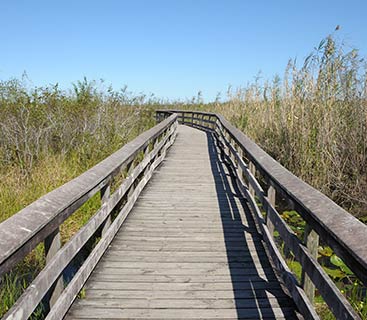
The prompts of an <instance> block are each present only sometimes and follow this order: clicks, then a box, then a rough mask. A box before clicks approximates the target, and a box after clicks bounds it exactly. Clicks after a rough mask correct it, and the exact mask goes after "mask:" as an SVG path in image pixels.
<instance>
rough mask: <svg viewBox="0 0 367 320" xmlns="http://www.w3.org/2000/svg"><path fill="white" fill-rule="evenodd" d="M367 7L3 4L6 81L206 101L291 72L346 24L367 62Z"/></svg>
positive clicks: (0, 25)
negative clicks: (101, 86) (102, 83)
mask: <svg viewBox="0 0 367 320" xmlns="http://www.w3.org/2000/svg"><path fill="white" fill-rule="evenodd" d="M366 13H367V1H366V0H360V1H355V0H348V1H347V0H345V1H339V0H333V1H323V0H318V1H313V0H307V1H298V0H292V1H290V0H288V1H281V0H278V1H275V0H274V1H261V0H257V1H245V0H243V1H234V0H222V1H219V0H211V1H210V0H195V1H194V0H181V1H178V0H170V1H168V0H165V1H163V0H154V1H153V0H150V1H149V0H136V1H133V0H131V1H127V0H126V1H122V0H121V1H117V0H115V1H111V0H104V1H102V0H100V1H95V0H88V1H77V0H74V1H70V0H63V1H50V0H47V1H38V0H33V1H26V0H23V1H21V0H1V1H0V35H1V39H0V80H6V79H9V78H10V77H18V78H19V77H21V75H22V73H23V71H26V72H27V74H28V77H29V78H30V79H31V80H32V82H33V84H34V85H37V86H39V85H45V84H54V83H59V84H60V85H61V87H62V88H68V87H71V83H72V82H76V81H77V80H81V79H82V78H83V76H86V77H87V78H88V79H96V80H98V79H100V78H102V79H104V80H106V83H107V84H110V83H111V84H112V85H113V87H114V88H116V89H117V88H120V87H122V86H123V85H125V84H126V85H128V87H129V88H130V90H132V91H135V92H146V93H155V94H156V95H158V96H160V97H167V98H182V99H184V98H186V97H187V98H189V97H192V96H193V95H196V93H197V92H198V90H201V91H202V92H203V95H204V97H205V98H207V99H210V98H214V97H215V96H216V93H217V92H218V91H221V92H225V91H226V88H227V86H228V85H229V84H231V85H232V86H234V87H237V86H241V85H245V84H246V83H247V82H248V81H252V80H253V79H254V77H255V76H256V74H257V73H258V72H259V71H260V70H261V71H262V74H263V76H264V77H266V78H268V77H269V78H271V77H272V76H273V75H274V74H276V73H278V74H280V75H282V74H283V72H284V68H285V66H286V64H287V61H288V59H289V58H294V57H297V58H298V59H303V58H304V57H305V56H306V55H307V54H308V53H309V52H310V51H311V50H312V48H313V47H315V46H317V45H318V43H319V42H320V40H321V39H322V38H323V37H325V36H326V35H328V34H330V33H332V32H333V31H334V29H335V27H336V25H338V24H339V25H340V26H341V30H340V31H339V32H338V33H337V34H338V37H339V38H341V39H343V40H345V42H347V44H348V45H350V46H351V47H356V48H359V49H360V53H361V54H362V55H363V56H366V55H367V18H366Z"/></svg>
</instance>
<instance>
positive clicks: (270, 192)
mask: <svg viewBox="0 0 367 320" xmlns="http://www.w3.org/2000/svg"><path fill="white" fill-rule="evenodd" d="M268 200H269V203H270V204H271V206H272V207H273V208H275V202H276V191H275V188H274V187H273V186H272V185H270V186H269V189H268ZM269 211H270V209H269V208H268V211H267V214H266V226H267V227H268V229H269V232H270V234H271V235H272V237H274V224H273V223H272V222H271V221H270V219H269V215H270V213H269Z"/></svg>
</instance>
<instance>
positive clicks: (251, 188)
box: [248, 161, 256, 197]
mask: <svg viewBox="0 0 367 320" xmlns="http://www.w3.org/2000/svg"><path fill="white" fill-rule="evenodd" d="M249 169H250V172H251V174H252V175H253V177H254V178H256V167H255V165H254V164H253V162H251V161H250V162H249ZM248 189H249V191H250V194H251V195H252V196H253V197H255V189H254V188H253V187H252V185H251V184H250V183H249V186H248Z"/></svg>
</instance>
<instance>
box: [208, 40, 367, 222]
mask: <svg viewBox="0 0 367 320" xmlns="http://www.w3.org/2000/svg"><path fill="white" fill-rule="evenodd" d="M366 75H367V68H366V64H365V61H364V60H363V59H362V58H361V57H360V56H359V54H358V51H357V50H355V49H351V50H350V49H349V50H348V48H347V47H346V46H345V45H343V44H342V43H339V42H337V41H336V40H335V39H333V37H331V36H329V37H327V38H326V39H324V40H322V41H321V43H320V44H319V46H318V48H316V49H315V50H314V51H313V52H312V53H311V54H310V55H309V56H308V57H307V58H306V59H305V61H304V63H303V64H302V65H301V66H300V67H297V62H296V61H295V60H290V61H289V63H288V65H287V67H286V70H285V74H284V77H283V79H282V80H281V79H280V77H278V76H276V77H274V79H273V80H272V81H264V82H263V83H261V82H260V81H257V82H255V83H254V84H251V85H249V86H247V87H245V88H240V89H237V90H230V91H229V93H228V101H227V102H225V103H215V104H211V105H210V106H203V108H204V109H210V110H215V111H218V112H220V113H222V114H223V115H225V116H226V117H227V118H228V120H230V121H231V122H232V123H234V124H235V125H236V126H237V127H239V128H240V129H242V130H243V131H244V132H245V133H246V134H247V135H249V136H250V137H251V138H252V139H253V140H255V141H256V142H257V143H258V144H260V145H261V146H262V147H263V148H264V149H265V150H266V151H267V152H268V153H270V154H271V155H272V156H273V157H274V158H275V159H277V160H278V161H280V162H281V163H282V164H283V165H284V166H285V167H287V168H288V169H289V170H291V171H292V172H293V173H295V174H296V175H297V176H299V177H300V178H302V179H303V180H305V181H307V182H308V183H310V184H311V185H313V186H314V187H316V188H317V189H319V190H320V191H321V192H323V193H325V194H327V195H328V196H329V197H331V198H332V199H333V200H334V201H336V202H337V203H338V204H339V205H341V206H343V207H344V208H346V209H347V210H349V211H350V212H351V213H353V214H354V215H356V216H358V217H360V218H363V217H364V216H367V166H366V163H367V76H366Z"/></svg>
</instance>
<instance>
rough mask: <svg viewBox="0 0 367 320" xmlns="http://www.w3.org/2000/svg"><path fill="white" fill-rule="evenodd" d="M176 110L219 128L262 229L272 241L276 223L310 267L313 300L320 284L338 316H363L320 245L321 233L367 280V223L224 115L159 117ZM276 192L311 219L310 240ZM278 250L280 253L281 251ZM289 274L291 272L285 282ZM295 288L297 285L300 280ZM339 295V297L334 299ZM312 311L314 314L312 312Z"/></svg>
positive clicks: (187, 119) (189, 120) (184, 119)
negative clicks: (325, 264)
mask: <svg viewBox="0 0 367 320" xmlns="http://www.w3.org/2000/svg"><path fill="white" fill-rule="evenodd" d="M171 114H177V115H178V120H179V122H180V123H182V124H186V125H191V126H194V127H197V128H204V129H210V130H212V132H213V133H214V134H215V136H216V138H217V140H218V142H219V144H220V146H221V148H222V149H223V151H224V152H225V154H226V157H227V160H228V162H229V163H230V164H231V165H232V167H233V169H234V170H235V172H236V175H237V177H238V181H239V182H240V187H241V188H242V190H243V191H244V192H245V193H246V195H247V196H248V198H250V199H252V205H253V210H254V211H255V212H257V219H258V221H259V223H260V226H261V228H262V232H263V234H264V233H265V234H268V238H269V239H268V241H269V243H268V244H269V245H270V246H272V245H273V244H272V243H271V242H274V241H273V239H272V238H273V234H272V230H273V229H274V228H275V229H276V230H277V231H278V232H279V234H280V236H281V238H282V239H283V241H284V242H285V244H286V246H287V247H288V248H289V249H290V250H292V252H293V254H294V255H295V257H296V260H298V261H299V262H300V263H301V265H302V268H303V272H304V273H305V280H304V281H305V283H304V284H303V286H304V290H305V291H306V293H307V296H308V298H309V299H310V300H311V301H312V299H313V292H314V286H316V287H317V288H318V290H319V292H320V294H321V295H322V296H323V297H324V299H325V301H326V302H327V303H328V304H329V307H330V308H331V310H332V311H333V313H334V314H335V315H336V316H337V318H338V319H339V318H340V319H355V318H356V319H358V315H356V313H355V312H354V310H353V309H352V307H351V306H350V304H349V303H348V301H347V300H346V299H345V297H344V296H343V295H342V294H341V293H340V291H339V290H338V289H337V288H336V286H335V285H334V284H333V282H332V281H331V279H330V278H329V277H328V276H327V274H326V273H325V272H324V271H323V269H322V267H321V266H320V265H319V264H318V262H317V246H318V237H320V239H321V240H322V241H323V242H324V243H326V244H327V245H329V246H330V247H331V248H332V249H333V250H334V252H335V253H336V254H337V255H338V256H339V257H341V258H342V259H343V260H344V262H345V263H346V264H347V265H348V267H349V268H350V269H351V270H352V271H353V272H354V274H355V275H356V276H357V277H358V278H359V279H360V280H361V281H362V282H363V283H364V285H366V286H367V246H366V243H367V226H366V225H365V224H363V223H362V222H360V221H359V220H358V219H356V218H355V217H353V216H352V215H351V214H350V213H348V212H347V211H346V210H344V209H343V208H341V207H340V206H338V205H337V204H336V203H335V202H333V201H332V200H331V199H330V198H328V197H327V196H326V195H324V194H322V193H321V192H319V191H317V190H316V189H315V188H313V187H311V186H310V185H309V184H307V183H306V182H304V181H302V180H301V179H299V178H298V177H296V176H295V175H294V174H292V173H291V172H290V171H288V170H287V169H286V168H284V167H283V166H282V165H281V164H280V163H278V162H277V161H276V160H274V159H273V158H272V157H271V156H270V155H269V154H267V153H266V152H265V151H264V150H263V149H261V148H260V147H259V146H258V145H257V144H256V143H254V142H253V141H252V140H251V139H249V138H248V137H247V136H246V135H245V134H244V133H243V132H241V131H240V130H238V129H237V128H236V127H234V126H233V125H232V124H231V123H230V122H229V121H227V120H226V119H225V118H224V117H223V116H222V115H220V114H215V113H211V112H201V111H198V112H197V111H189V110H158V111H157V114H156V117H157V119H158V120H162V119H164V118H165V117H167V116H169V115H171ZM239 151H240V152H239ZM245 160H246V161H245ZM256 173H257V174H258V175H259V176H260V177H261V179H262V181H265V183H266V184H267V185H268V186H269V190H268V192H266V191H264V190H263V189H262V188H261V186H260V184H259V183H258V181H257V179H256ZM242 176H245V178H246V179H247V189H246V188H244V187H245V185H246V183H245V182H244V180H243V178H242ZM275 192H276V193H278V194H280V195H281V196H282V197H283V198H284V199H285V200H287V202H288V203H289V204H290V205H291V207H292V208H294V209H295V210H296V211H297V212H298V213H299V214H300V215H301V216H302V218H303V219H304V220H305V221H306V223H307V228H308V232H307V235H308V238H307V239H306V240H305V243H303V242H302V241H300V240H299V239H298V238H297V237H296V235H295V234H294V233H293V232H292V230H291V229H290V228H289V227H288V226H287V224H286V223H285V221H284V220H283V219H282V218H281V216H280V214H279V213H278V212H277V210H276V209H275ZM255 195H256V197H257V199H255ZM257 201H260V203H261V204H262V206H263V209H264V210H265V211H266V212H267V217H266V221H265V219H264V218H263V216H262V214H261V211H260V209H259V207H258V205H257ZM274 250H276V249H275V248H274ZM273 253H274V255H277V254H278V253H279V252H278V253H276V252H273ZM315 255H316V256H315ZM275 258H276V259H278V258H279V257H275ZM283 262H284V261H281V263H283ZM279 267H280V269H282V270H283V271H284V273H286V272H288V271H289V269H288V268H287V267H286V266H285V265H282V266H279ZM288 280H289V279H288V278H287V277H286V279H285V282H287V281H288ZM315 282H316V283H315ZM310 283H311V284H310ZM289 289H290V290H291V291H292V290H294V289H295V287H294V285H291V286H290V287H289ZM301 294H303V293H301ZM297 295H298V298H299V292H298V293H295V295H293V298H294V299H295V300H297V299H298V298H297ZM334 300H337V302H336V303H334V302H333V301H334ZM296 302H297V301H296ZM305 312H306V313H307V312H311V311H310V310H308V311H307V310H305ZM309 316H311V317H313V316H312V315H310V314H309Z"/></svg>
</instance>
